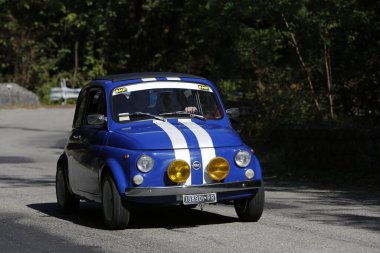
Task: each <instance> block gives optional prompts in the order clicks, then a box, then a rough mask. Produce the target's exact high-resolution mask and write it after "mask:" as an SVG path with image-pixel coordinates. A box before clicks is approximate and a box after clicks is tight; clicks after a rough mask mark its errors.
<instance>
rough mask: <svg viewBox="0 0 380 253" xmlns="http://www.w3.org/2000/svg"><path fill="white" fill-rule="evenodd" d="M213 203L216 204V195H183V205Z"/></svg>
mask: <svg viewBox="0 0 380 253" xmlns="http://www.w3.org/2000/svg"><path fill="white" fill-rule="evenodd" d="M215 202H216V193H205V194H194V195H183V204H184V205H192V204H201V203H215Z"/></svg>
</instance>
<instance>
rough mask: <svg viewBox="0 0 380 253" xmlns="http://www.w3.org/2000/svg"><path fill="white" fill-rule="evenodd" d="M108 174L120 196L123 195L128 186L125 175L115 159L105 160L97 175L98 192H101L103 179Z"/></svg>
mask: <svg viewBox="0 0 380 253" xmlns="http://www.w3.org/2000/svg"><path fill="white" fill-rule="evenodd" d="M108 173H109V174H110V175H111V176H112V177H113V179H114V181H115V184H116V187H117V190H118V192H119V194H120V196H122V195H124V193H125V189H126V188H127V186H128V180H127V173H126V171H125V169H124V168H123V166H122V165H121V164H120V163H119V162H118V161H116V160H115V159H107V160H106V161H105V163H104V165H103V166H102V167H101V170H100V175H99V189H100V191H102V182H103V178H104V176H106V175H107V174H108Z"/></svg>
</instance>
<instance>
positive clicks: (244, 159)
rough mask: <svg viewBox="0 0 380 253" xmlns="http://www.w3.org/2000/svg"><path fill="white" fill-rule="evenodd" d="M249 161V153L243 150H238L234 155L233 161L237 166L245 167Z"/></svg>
mask: <svg viewBox="0 0 380 253" xmlns="http://www.w3.org/2000/svg"><path fill="white" fill-rule="evenodd" d="M250 162H251V154H250V153H249V152H248V151H245V150H239V152H237V154H236V155H235V163H236V165H237V166H239V167H247V166H248V164H249V163H250Z"/></svg>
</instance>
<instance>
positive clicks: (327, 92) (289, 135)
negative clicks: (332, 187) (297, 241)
mask: <svg viewBox="0 0 380 253" xmlns="http://www.w3.org/2000/svg"><path fill="white" fill-rule="evenodd" d="M379 13H380V1H373V0H334V1H333V0H320V1H312V0H296V1H293V0H265V1H264V0H255V1H253V0H250V1H247V0H240V1H232V0H231V1H229V0H205V1H198V0H194V1H185V0H178V1H168V0H151V1H147V0H145V1H140V0H129V1H128V0H109V1H105V0H98V1H95V0H83V1H71V0H62V1H53V0H50V1H49V0H29V1H22V0H20V1H7V0H0V24H1V26H0V30H1V31H0V71H1V72H0V81H7V82H9V81H13V82H16V83H18V84H20V85H22V86H24V87H26V88H28V89H30V90H32V91H34V92H36V93H37V94H38V95H39V96H40V99H41V101H43V102H45V103H49V100H48V94H49V89H50V88H51V87H53V86H57V85H58V80H59V78H61V77H65V78H68V79H70V81H71V83H72V85H74V86H77V87H82V86H83V85H85V84H86V82H87V81H88V80H90V79H92V78H94V77H97V76H102V75H105V74H115V73H123V72H139V71H176V72H187V73H192V74H197V75H201V76H205V77H207V78H208V79H210V80H212V81H213V82H214V83H215V84H216V85H217V87H218V88H219V91H220V92H221V93H222V95H223V97H224V99H225V101H226V103H227V105H228V106H229V107H231V106H237V107H240V108H241V110H242V114H243V116H242V117H241V118H240V119H239V121H238V122H234V125H235V127H236V128H237V129H238V130H239V131H240V132H241V134H242V136H243V138H244V139H245V141H246V142H247V143H248V144H250V145H252V146H253V147H254V148H255V150H256V152H257V154H258V155H259V156H260V157H261V159H262V161H263V164H264V171H265V173H266V175H268V176H269V177H270V176H274V175H275V176H279V177H285V176H288V177H292V178H306V179H311V180H319V181H324V182H333V183H334V184H335V183H340V182H344V183H346V184H355V185H363V184H364V185H374V186H376V185H377V182H378V181H377V180H379V179H380V172H379V171H380V166H379V165H380V162H379V157H380V147H379V146H380V140H379V128H378V125H379V119H380V85H379V77H380V57H379V56H380V15H379Z"/></svg>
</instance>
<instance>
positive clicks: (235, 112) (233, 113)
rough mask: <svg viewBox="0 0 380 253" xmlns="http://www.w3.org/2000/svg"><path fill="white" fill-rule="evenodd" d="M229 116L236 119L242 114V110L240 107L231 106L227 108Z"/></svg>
mask: <svg viewBox="0 0 380 253" xmlns="http://www.w3.org/2000/svg"><path fill="white" fill-rule="evenodd" d="M226 113H227V116H228V118H230V119H236V118H238V117H239V115H240V110H239V108H229V109H227V110H226Z"/></svg>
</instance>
